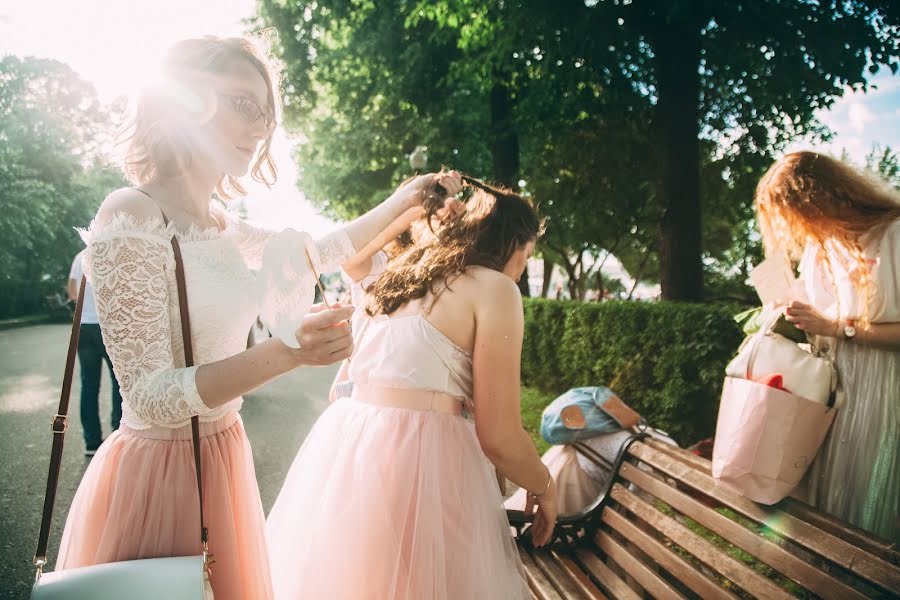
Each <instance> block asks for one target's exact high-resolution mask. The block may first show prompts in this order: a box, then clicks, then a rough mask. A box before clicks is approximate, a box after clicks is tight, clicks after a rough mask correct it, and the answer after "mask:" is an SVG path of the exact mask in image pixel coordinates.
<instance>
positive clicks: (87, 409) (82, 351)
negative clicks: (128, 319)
mask: <svg viewBox="0 0 900 600" xmlns="http://www.w3.org/2000/svg"><path fill="white" fill-rule="evenodd" d="M83 256H84V250H82V251H81V252H79V253H78V254H77V255H76V256H75V260H73V261H72V268H71V269H70V270H69V284H68V286H67V289H68V292H69V299H70V300H72V301H76V300H78V288H79V287H80V285H81V277H82V275H83V274H84V268H83V266H82V262H81V261H82V258H83ZM104 362H105V363H106V366H107V367H108V368H109V378H110V380H111V381H112V413H111V415H110V429H111V430H112V431H115V430H116V429H118V428H119V421H121V419H122V395H121V394H120V393H119V382H118V381H117V380H116V375H115V373H113V366H112V362H111V361H110V360H109V354H107V353H106V346H104V345H103V336H101V335H100V321H99V320H98V318H97V305H96V303H95V301H94V290H92V289H91V284H90V283H87V284H86V286H85V290H84V307H83V309H82V312H81V327H80V333H79V334H78V364H79V365H80V367H81V427H82V429H84V453H85V455H87V456H93V455H94V453H96V452H97V448H99V447H100V444H101V443H102V442H103V431H102V427H101V425H100V378H101V371H102V368H103V363H104Z"/></svg>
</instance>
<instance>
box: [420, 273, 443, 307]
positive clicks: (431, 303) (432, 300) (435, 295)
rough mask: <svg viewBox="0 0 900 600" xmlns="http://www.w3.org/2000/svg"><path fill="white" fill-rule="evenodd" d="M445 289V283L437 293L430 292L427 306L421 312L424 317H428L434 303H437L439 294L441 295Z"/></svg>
mask: <svg viewBox="0 0 900 600" xmlns="http://www.w3.org/2000/svg"><path fill="white" fill-rule="evenodd" d="M446 289H447V282H446V281H445V282H444V283H443V285H441V288H440V289H439V290H438V291H437V292H432V295H431V299H430V300H429V302H428V306H426V307H425V308H424V309H422V312H424V313H425V314H426V315H430V314H431V310H432V309H433V308H434V303H435V302H437V301H438V298H440V297H441V294H443V293H444V291H445V290H446Z"/></svg>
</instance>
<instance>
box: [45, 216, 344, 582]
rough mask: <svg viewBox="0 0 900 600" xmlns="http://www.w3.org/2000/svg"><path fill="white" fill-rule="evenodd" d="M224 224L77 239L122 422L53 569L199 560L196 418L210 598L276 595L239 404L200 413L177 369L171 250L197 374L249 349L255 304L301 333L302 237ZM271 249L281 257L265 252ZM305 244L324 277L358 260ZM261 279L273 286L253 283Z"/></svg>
mask: <svg viewBox="0 0 900 600" xmlns="http://www.w3.org/2000/svg"><path fill="white" fill-rule="evenodd" d="M222 216H223V217H224V219H225V222H226V227H225V229H224V230H222V231H220V230H219V229H218V228H210V229H200V228H196V227H194V228H192V229H190V230H189V231H180V230H176V228H175V226H174V225H173V224H172V223H169V224H168V225H164V224H163V221H162V219H161V218H149V219H144V220H141V219H135V218H134V217H132V216H130V215H128V214H119V215H116V216H115V217H113V219H112V220H111V221H110V222H109V223H104V224H102V225H101V224H97V223H94V224H92V225H91V227H90V228H89V229H88V230H87V231H84V232H83V233H82V235H83V238H84V241H85V242H86V243H87V245H88V247H87V250H86V252H85V271H86V274H87V277H88V279H89V280H90V281H91V283H92V284H93V288H94V292H95V296H96V302H97V311H98V317H99V321H100V326H101V330H102V333H103V339H104V343H105V345H106V348H107V351H108V352H109V356H110V358H111V360H112V364H113V368H114V371H115V375H116V378H117V379H118V381H119V383H120V387H121V392H122V423H121V427H120V428H119V429H118V430H117V431H116V432H114V433H113V434H112V435H111V436H110V437H109V438H108V439H107V440H106V441H105V442H104V443H103V444H102V445H101V446H100V449H99V451H98V452H97V454H96V456H94V458H93V459H92V460H91V463H90V465H89V466H88V469H87V471H86V472H85V474H84V477H83V478H82V480H81V482H80V484H79V486H78V491H77V492H76V494H75V498H74V499H73V501H72V506H71V507H70V509H69V514H68V518H67V520H66V526H65V530H64V532H63V536H62V540H61V542H60V552H59V557H58V559H57V564H56V568H57V569H69V568H77V567H83V566H89V565H96V564H102V563H109V562H115V561H121V560H133V559H140V558H155V557H164V556H182V555H192V554H198V553H199V552H200V539H199V535H198V524H199V503H198V498H197V487H196V485H197V484H196V479H195V477H196V472H195V467H194V460H193V459H194V456H193V448H192V444H191V426H190V419H191V416H192V415H198V416H199V419H200V437H201V444H200V447H201V462H202V466H203V469H202V480H203V481H202V483H203V489H204V511H205V517H206V524H207V527H208V529H209V535H210V538H209V541H210V548H211V550H212V552H213V554H215V556H216V560H217V562H216V567H215V568H214V569H213V573H212V575H211V582H212V586H213V590H214V592H215V595H216V598H217V599H218V600H244V599H246V598H254V599H260V600H265V599H267V598H271V597H272V592H271V581H270V577H269V564H268V557H267V553H266V543H265V517H264V513H263V507H262V502H261V501H260V497H259V490H258V488H257V483H256V477H255V471H254V466H253V456H252V452H251V450H250V445H249V443H248V441H247V437H246V434H245V432H244V429H243V425H242V423H241V419H240V417H239V416H238V410H239V409H240V408H241V404H242V402H243V401H242V399H241V398H240V397H236V398H234V399H232V400H231V401H230V402H227V403H225V404H223V405H222V406H219V407H217V408H210V407H208V406H206V404H204V403H203V400H202V399H201V397H200V395H199V393H198V391H197V384H196V381H195V376H196V372H197V367H196V366H192V367H185V363H184V351H183V341H182V334H181V324H180V313H179V306H178V294H177V288H176V279H175V257H174V253H173V249H172V245H171V239H172V236H173V235H177V237H178V239H179V244H180V247H181V254H182V256H183V262H184V270H185V279H186V284H187V298H188V310H189V315H190V320H191V337H192V342H193V347H194V360H195V364H196V365H203V364H207V363H211V362H215V361H219V360H222V359H225V358H228V357H230V356H233V355H235V354H238V353H240V352H242V351H243V350H245V349H246V345H247V335H248V333H249V331H250V327H251V325H252V324H253V322H254V321H255V319H256V317H257V315H259V314H260V312H261V306H263V305H265V306H269V307H271V310H270V311H269V313H268V314H278V315H280V316H281V317H282V318H284V319H286V321H287V322H284V323H281V325H282V328H283V330H284V331H292V328H293V327H296V323H297V322H299V319H301V318H302V316H303V314H304V313H305V312H306V307H307V305H306V302H307V301H308V302H309V303H311V302H312V292H313V287H314V285H315V279H314V277H313V276H312V274H311V272H307V271H309V270H308V269H307V270H306V271H304V268H303V266H302V265H304V264H305V261H306V257H305V251H304V247H303V245H305V244H306V243H307V242H308V241H311V238H309V236H306V235H304V234H300V233H298V232H293V231H286V232H279V233H276V232H273V231H267V230H263V229H258V228H255V227H252V226H250V225H248V224H246V223H244V222H242V221H239V220H237V219H235V218H233V217H231V216H230V215H222ZM273 241H277V242H278V243H276V244H275V247H276V248H280V249H281V251H279V252H276V253H274V254H273V253H271V252H269V248H270V247H271V246H272V242H273ZM298 241H299V242H303V243H302V244H301V245H300V246H299V247H297V242H298ZM310 245H311V246H312V247H311V249H310V254H311V256H312V257H313V260H314V261H316V262H318V264H317V265H316V266H317V269H318V270H320V271H321V272H328V271H329V270H336V268H337V266H338V265H339V264H340V263H341V262H343V260H345V259H346V258H349V257H350V256H352V254H353V253H354V249H353V246H352V244H351V243H350V240H349V238H348V237H347V235H346V233H345V232H343V231H339V232H337V233H336V234H333V235H331V236H328V237H327V238H325V239H324V240H321V241H320V242H317V243H313V244H310ZM267 255H268V256H267ZM264 263H268V264H264ZM257 269H261V270H262V272H263V273H264V274H265V273H267V272H268V273H270V274H271V276H268V277H258V276H256V275H254V273H253V270H257ZM291 290H293V293H291Z"/></svg>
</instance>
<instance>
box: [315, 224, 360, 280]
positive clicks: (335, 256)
mask: <svg viewBox="0 0 900 600" xmlns="http://www.w3.org/2000/svg"><path fill="white" fill-rule="evenodd" d="M316 254H317V259H318V264H317V265H316V268H317V269H318V271H319V274H320V275H322V274H325V273H333V272H335V271H337V270H338V269H340V267H341V264H342V263H344V262H346V261H347V260H348V259H350V258H353V256H354V255H355V254H356V249H355V248H354V247H353V242H352V241H350V236H349V235H347V231H346V230H345V229H338V230H337V231H335V232H333V233H330V234H328V235H326V236H325V237H323V238H322V239H320V240H316Z"/></svg>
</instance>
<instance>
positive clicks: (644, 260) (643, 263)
mask: <svg viewBox="0 0 900 600" xmlns="http://www.w3.org/2000/svg"><path fill="white" fill-rule="evenodd" d="M648 262H650V251H649V250H648V251H647V252H645V253H644V257H643V258H642V259H641V265H640V266H639V267H638V272H637V275H635V276H634V284H632V286H631V289H630V290H629V291H628V300H631V299H632V298H633V297H634V290H636V289H637V286H638V284H639V283H640V282H641V279H642V278H643V277H644V269H646V268H647V263H648Z"/></svg>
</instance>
